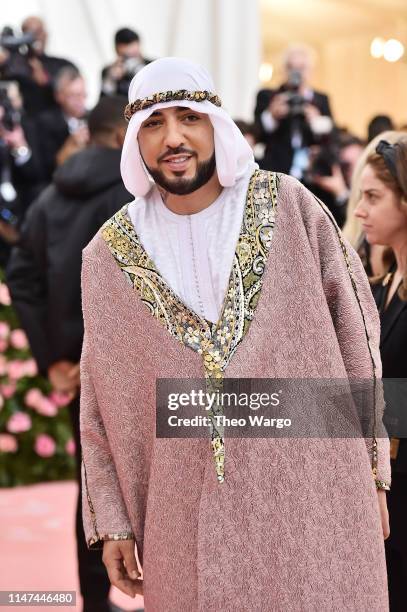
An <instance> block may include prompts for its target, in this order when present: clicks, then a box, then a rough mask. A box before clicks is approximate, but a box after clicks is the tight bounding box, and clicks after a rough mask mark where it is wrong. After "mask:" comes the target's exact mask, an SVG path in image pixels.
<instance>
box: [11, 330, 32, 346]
mask: <svg viewBox="0 0 407 612" xmlns="http://www.w3.org/2000/svg"><path fill="white" fill-rule="evenodd" d="M10 343H11V346H13V347H14V348H16V349H18V350H21V351H22V350H26V349H28V340H27V336H26V335H25V333H24V332H23V330H22V329H13V331H12V332H11V334H10Z"/></svg>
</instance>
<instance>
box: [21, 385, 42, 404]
mask: <svg viewBox="0 0 407 612" xmlns="http://www.w3.org/2000/svg"><path fill="white" fill-rule="evenodd" d="M43 397H44V395H43V393H42V391H40V389H37V387H33V388H32V389H29V391H27V393H26V394H25V397H24V402H25V405H26V406H28V407H29V408H34V410H35V409H36V408H37V406H38V403H39V402H40V401H41V399H42V398H43Z"/></svg>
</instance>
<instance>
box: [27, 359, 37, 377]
mask: <svg viewBox="0 0 407 612" xmlns="http://www.w3.org/2000/svg"><path fill="white" fill-rule="evenodd" d="M24 374H25V376H37V374H38V368H37V363H36V361H35V359H26V360H25V361H24Z"/></svg>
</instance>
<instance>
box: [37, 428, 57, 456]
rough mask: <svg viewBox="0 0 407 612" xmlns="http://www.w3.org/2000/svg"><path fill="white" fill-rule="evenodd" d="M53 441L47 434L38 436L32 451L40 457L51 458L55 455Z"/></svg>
mask: <svg viewBox="0 0 407 612" xmlns="http://www.w3.org/2000/svg"><path fill="white" fill-rule="evenodd" d="M55 449H56V444H55V440H54V439H53V438H51V436H48V435H47V434H40V435H39V436H37V439H36V440H35V445H34V450H35V452H36V453H37V455H39V456H40V457H52V455H54V454H55Z"/></svg>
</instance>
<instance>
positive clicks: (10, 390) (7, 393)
mask: <svg viewBox="0 0 407 612" xmlns="http://www.w3.org/2000/svg"><path fill="white" fill-rule="evenodd" d="M16 388H17V385H16V382H15V381H14V380H11V381H10V382H9V383H8V384H5V385H0V393H2V394H3V397H4V398H5V399H10V397H13V395H14V393H15V392H16Z"/></svg>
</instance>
